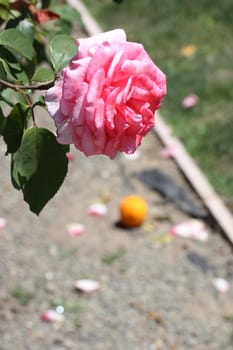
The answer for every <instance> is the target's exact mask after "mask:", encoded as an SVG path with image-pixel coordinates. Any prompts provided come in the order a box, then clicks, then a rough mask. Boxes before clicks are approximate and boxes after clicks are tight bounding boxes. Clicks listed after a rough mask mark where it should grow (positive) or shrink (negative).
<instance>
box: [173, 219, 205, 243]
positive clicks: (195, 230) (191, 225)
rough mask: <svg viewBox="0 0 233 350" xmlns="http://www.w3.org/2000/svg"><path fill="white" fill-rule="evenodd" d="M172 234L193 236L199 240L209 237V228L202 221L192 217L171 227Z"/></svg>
mask: <svg viewBox="0 0 233 350" xmlns="http://www.w3.org/2000/svg"><path fill="white" fill-rule="evenodd" d="M171 234H173V235H174V236H179V237H185V238H192V239H196V240H199V241H206V240H207V239H208V232H207V229H206V227H205V225H204V223H203V222H202V221H199V220H196V219H192V220H189V221H186V222H183V223H180V224H177V225H175V226H173V227H171Z"/></svg>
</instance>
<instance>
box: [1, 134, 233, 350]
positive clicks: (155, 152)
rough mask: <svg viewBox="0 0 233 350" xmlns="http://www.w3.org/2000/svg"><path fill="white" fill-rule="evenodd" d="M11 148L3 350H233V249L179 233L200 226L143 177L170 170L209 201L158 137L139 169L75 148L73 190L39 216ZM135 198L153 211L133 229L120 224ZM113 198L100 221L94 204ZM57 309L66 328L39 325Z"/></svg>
mask: <svg viewBox="0 0 233 350" xmlns="http://www.w3.org/2000/svg"><path fill="white" fill-rule="evenodd" d="M3 150H4V147H3V145H2V144H1V151H2V152H1V160H0V164H1V175H0V186H1V204H0V217H4V218H5V219H6V220H7V225H6V227H5V229H4V230H1V231H0V350H16V349H17V350H63V349H64V350H65V349H72V350H76V349H77V350H91V349H95V350H113V349H114V350H152V349H153V350H156V349H159V350H163V349H166V350H187V349H189V350H194V349H195V350H230V349H232V348H233V326H232V319H233V256H232V250H231V247H230V246H229V244H228V243H227V242H226V241H225V240H224V239H223V237H222V236H221V234H220V233H219V232H218V230H217V229H214V228H213V227H210V226H209V227H208V230H209V239H208V241H207V242H201V241H194V240H191V239H185V238H178V237H176V238H172V237H171V236H170V235H168V233H169V230H170V227H171V225H173V224H175V223H179V222H182V221H184V220H187V219H189V217H188V216H187V215H186V214H184V213H183V212H181V211H180V210H179V208H178V207H177V206H176V205H175V204H171V203H168V202H166V201H164V199H163V197H162V196H160V195H159V194H158V193H156V192H155V191H153V190H151V189H149V188H147V187H146V186H145V185H144V184H142V183H141V182H140V181H139V180H138V179H137V177H136V176H135V174H137V173H138V172H139V171H142V170H147V169H155V168H156V169H160V170H162V171H164V172H166V173H167V174H169V175H171V176H172V177H173V179H174V180H175V181H176V182H177V183H179V184H181V185H182V186H183V187H184V188H185V189H186V190H187V191H188V193H189V195H190V196H191V197H192V199H193V200H194V201H195V202H196V203H198V204H199V205H200V203H199V202H198V198H196V196H195V194H194V193H192V191H191V189H190V188H189V186H188V184H187V183H186V182H185V180H184V179H183V177H182V174H181V173H180V172H179V171H178V169H177V168H176V166H175V164H174V163H173V162H172V160H164V159H161V157H160V151H161V144H160V143H159V141H158V140H157V138H156V136H155V134H154V133H151V134H149V135H148V137H146V138H145V140H144V142H143V144H142V146H141V148H140V150H139V157H138V158H137V159H135V160H133V159H127V158H125V157H123V156H120V157H118V158H117V159H116V160H114V161H111V160H109V159H108V158H106V157H102V156H97V157H90V158H85V157H84V156H82V154H81V153H79V152H78V151H74V155H75V159H74V160H73V161H70V166H69V173H68V176H67V178H66V181H65V183H64V185H63V187H62V189H61V190H60V191H59V193H58V194H57V195H56V196H55V198H54V199H53V200H51V201H50V203H49V204H48V205H47V207H46V208H45V209H44V210H43V212H42V213H41V215H40V216H39V217H36V216H35V215H34V214H31V213H30V212H29V210H28V207H27V205H26V204H25V203H24V202H23V201H22V196H21V193H19V192H17V191H16V190H14V189H13V188H12V187H11V184H10V183H9V174H8V173H9V157H4V156H3V155H2V154H3V153H4V152H3ZM129 193H139V194H141V195H143V196H144V197H145V199H146V200H147V201H148V203H149V207H150V211H149V218H148V220H147V222H146V223H145V225H144V226H143V227H140V228H137V229H133V230H126V229H122V228H121V227H120V226H119V225H117V223H118V221H119V211H118V208H119V202H120V201H121V199H122V198H123V197H124V196H126V195H127V194H129ZM103 197H109V202H108V203H107V209H108V212H107V215H106V216H104V217H93V216H89V215H88V214H87V208H88V206H89V205H90V204H91V203H94V202H96V201H99V200H100V199H101V198H103ZM72 222H80V223H82V224H84V225H85V229H86V230H85V234H83V235H82V236H79V237H70V236H69V235H68V233H67V225H68V224H70V223H72ZM166 238H167V239H166ZM169 238H170V239H169ZM158 243H159V244H158ZM215 277H222V278H226V279H227V280H228V281H229V283H230V289H229V291H228V293H225V294H220V293H219V292H217V291H216V289H215V288H214V286H213V279H214V278H215ZM82 278H88V279H94V280H96V281H98V282H99V283H100V289H99V290H97V291H95V292H93V293H90V294H82V293H80V292H77V290H75V289H74V282H75V281H76V280H77V279H82ZM57 305H62V306H63V307H64V314H63V315H64V320H63V321H62V322H54V323H47V322H44V321H42V320H41V319H40V315H41V313H42V312H43V311H44V310H47V309H48V308H52V307H53V308H54V307H56V306H57Z"/></svg>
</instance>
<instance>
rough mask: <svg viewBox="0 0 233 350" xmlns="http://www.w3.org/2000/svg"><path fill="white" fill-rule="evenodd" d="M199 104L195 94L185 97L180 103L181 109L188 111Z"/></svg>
mask: <svg viewBox="0 0 233 350" xmlns="http://www.w3.org/2000/svg"><path fill="white" fill-rule="evenodd" d="M198 102H199V97H198V96H197V95H195V94H191V95H188V96H186V97H185V98H184V99H183V101H182V107H183V108H184V109H190V108H193V107H195V106H196V105H197V104H198Z"/></svg>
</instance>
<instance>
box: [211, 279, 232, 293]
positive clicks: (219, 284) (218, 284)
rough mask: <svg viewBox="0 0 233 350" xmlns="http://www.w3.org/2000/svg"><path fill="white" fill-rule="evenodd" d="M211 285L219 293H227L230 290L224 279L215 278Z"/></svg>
mask: <svg viewBox="0 0 233 350" xmlns="http://www.w3.org/2000/svg"><path fill="white" fill-rule="evenodd" d="M213 284H214V287H215V289H216V290H217V291H218V292H220V293H227V292H228V290H229V288H230V286H229V283H228V281H227V280H225V279H224V278H215V279H214V280H213Z"/></svg>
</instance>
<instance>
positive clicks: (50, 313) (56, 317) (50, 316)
mask: <svg viewBox="0 0 233 350" xmlns="http://www.w3.org/2000/svg"><path fill="white" fill-rule="evenodd" d="M40 318H41V320H42V321H46V322H61V321H63V320H64V316H63V315H61V314H60V313H58V312H57V311H55V310H46V311H44V312H42V314H41V316H40Z"/></svg>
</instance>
